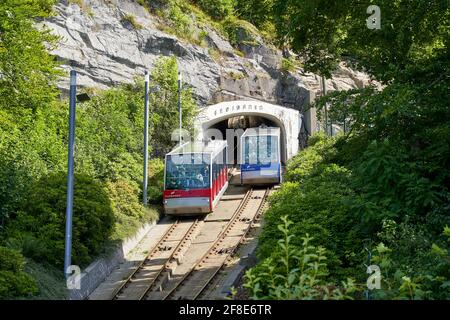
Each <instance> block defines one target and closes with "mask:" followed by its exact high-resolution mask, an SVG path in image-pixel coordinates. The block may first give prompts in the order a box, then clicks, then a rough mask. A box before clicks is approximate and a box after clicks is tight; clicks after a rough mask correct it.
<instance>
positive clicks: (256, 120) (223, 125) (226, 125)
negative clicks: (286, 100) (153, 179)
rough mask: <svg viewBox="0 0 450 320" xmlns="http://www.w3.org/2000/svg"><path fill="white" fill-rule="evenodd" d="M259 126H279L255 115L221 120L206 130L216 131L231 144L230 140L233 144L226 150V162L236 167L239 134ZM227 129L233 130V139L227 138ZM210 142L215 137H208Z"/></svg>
mask: <svg viewBox="0 0 450 320" xmlns="http://www.w3.org/2000/svg"><path fill="white" fill-rule="evenodd" d="M260 126H266V127H277V128H279V126H278V125H277V124H276V123H275V122H274V121H272V120H269V119H267V118H264V117H262V116H257V115H239V116H233V117H230V118H228V119H224V120H221V121H219V122H217V123H215V124H213V125H211V126H210V127H209V128H208V129H217V130H219V131H220V132H221V134H222V137H223V139H227V140H228V141H229V143H230V142H231V141H230V140H229V139H230V138H232V139H233V140H232V141H233V144H232V146H231V145H229V149H228V162H229V163H230V164H234V165H237V164H238V157H239V139H240V136H241V134H242V133H243V132H244V131H245V129H247V128H257V127H260ZM227 129H232V130H235V133H236V134H235V135H234V136H233V137H227ZM239 129H241V130H239ZM210 138H211V139H212V140H215V139H216V137H215V136H211V137H210Z"/></svg>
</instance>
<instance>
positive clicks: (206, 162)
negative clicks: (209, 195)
mask: <svg viewBox="0 0 450 320" xmlns="http://www.w3.org/2000/svg"><path fill="white" fill-rule="evenodd" d="M189 158H190V159H189ZM180 162H181V163H180ZM209 187H210V156H209V155H208V154H201V153H197V154H191V157H183V161H173V159H172V156H170V155H169V156H167V160H166V189H182V190H183V189H207V188H209Z"/></svg>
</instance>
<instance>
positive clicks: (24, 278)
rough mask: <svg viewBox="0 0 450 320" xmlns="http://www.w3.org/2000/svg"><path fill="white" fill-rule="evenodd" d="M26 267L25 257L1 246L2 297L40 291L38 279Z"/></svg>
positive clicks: (0, 275)
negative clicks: (28, 272) (26, 270)
mask: <svg viewBox="0 0 450 320" xmlns="http://www.w3.org/2000/svg"><path fill="white" fill-rule="evenodd" d="M24 267H25V259H24V257H23V256H22V255H21V254H20V253H19V252H17V251H14V250H11V249H8V248H5V247H1V246H0V299H12V298H17V297H24V296H26V297H29V296H33V295H36V294H37V293H38V288H37V285H36V281H35V280H34V279H33V278H32V277H31V276H30V275H28V274H27V273H25V272H24Z"/></svg>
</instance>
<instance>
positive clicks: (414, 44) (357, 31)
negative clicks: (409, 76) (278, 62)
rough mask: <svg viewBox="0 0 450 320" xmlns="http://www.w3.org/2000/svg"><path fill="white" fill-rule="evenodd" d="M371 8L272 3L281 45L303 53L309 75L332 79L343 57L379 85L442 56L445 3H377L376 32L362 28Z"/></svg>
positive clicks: (351, 3) (353, 1)
mask: <svg viewBox="0 0 450 320" xmlns="http://www.w3.org/2000/svg"><path fill="white" fill-rule="evenodd" d="M370 4H371V3H370V2H361V1H358V0H346V1H332V2H330V1H327V0H317V1H316V0H314V1H312V0H275V5H274V16H275V18H274V19H275V22H276V25H277V30H278V38H279V41H280V42H282V43H283V44H287V45H291V46H292V47H293V48H294V49H295V50H296V51H298V52H299V53H301V55H302V57H303V58H304V59H305V66H306V67H307V68H308V69H309V70H311V71H317V72H320V73H322V74H325V75H327V76H330V71H331V70H332V69H333V68H334V67H335V65H336V62H337V61H338V60H339V59H341V58H342V56H344V55H345V56H348V57H351V58H352V62H354V63H355V64H356V65H358V66H360V67H363V68H364V69H365V70H366V71H368V72H369V73H370V74H372V75H374V76H375V77H376V78H378V79H380V80H382V81H389V80H391V79H393V78H397V77H399V75H400V73H401V72H403V71H406V70H408V69H409V68H411V67H413V66H415V65H417V64H423V63H424V62H425V61H427V59H430V58H433V57H436V58H437V57H440V56H441V57H442V55H445V54H446V53H445V50H444V48H445V47H448V42H449V31H450V27H449V25H448V21H449V2H448V1H447V0H438V1H421V0H413V1H409V0H396V1H391V0H380V1H377V2H376V3H375V4H376V5H378V6H379V7H380V9H381V29H380V30H371V29H369V28H367V26H366V19H367V18H368V17H369V15H368V14H367V13H366V10H367V7H368V6H369V5H370Z"/></svg>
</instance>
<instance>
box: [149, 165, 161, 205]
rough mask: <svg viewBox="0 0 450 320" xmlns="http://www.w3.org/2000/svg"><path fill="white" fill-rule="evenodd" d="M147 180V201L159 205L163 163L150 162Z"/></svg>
mask: <svg viewBox="0 0 450 320" xmlns="http://www.w3.org/2000/svg"><path fill="white" fill-rule="evenodd" d="M148 178H149V179H148V200H149V202H151V203H154V204H161V202H162V195H163V191H164V162H163V161H162V160H161V159H152V160H150V162H149V166H148Z"/></svg>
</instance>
